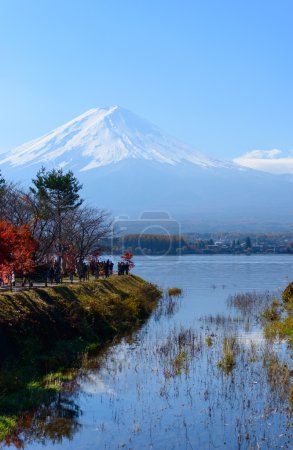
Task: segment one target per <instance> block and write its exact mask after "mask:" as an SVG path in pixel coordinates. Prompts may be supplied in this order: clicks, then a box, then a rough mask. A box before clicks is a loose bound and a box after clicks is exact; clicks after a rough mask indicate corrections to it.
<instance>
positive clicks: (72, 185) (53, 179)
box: [30, 167, 82, 212]
mask: <svg viewBox="0 0 293 450" xmlns="http://www.w3.org/2000/svg"><path fill="white" fill-rule="evenodd" d="M32 182H33V185H34V187H31V188H30V190H31V192H32V193H33V194H34V195H36V197H37V198H38V199H39V200H40V201H43V202H44V203H45V204H46V205H49V206H50V207H51V208H53V209H58V210H59V211H60V212H64V211H68V210H69V209H76V208H77V207H78V206H80V205H81V203H82V200H81V199H80V196H79V191H80V189H81V188H82V185H81V184H79V182H78V180H77V178H75V176H74V175H73V172H72V171H69V172H67V173H63V170H62V169H58V170H56V169H53V170H51V171H46V169H45V168H44V167H42V169H41V170H39V172H38V173H37V176H36V178H35V179H34V180H32Z"/></svg>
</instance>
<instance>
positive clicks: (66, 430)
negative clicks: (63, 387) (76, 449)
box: [5, 394, 81, 449]
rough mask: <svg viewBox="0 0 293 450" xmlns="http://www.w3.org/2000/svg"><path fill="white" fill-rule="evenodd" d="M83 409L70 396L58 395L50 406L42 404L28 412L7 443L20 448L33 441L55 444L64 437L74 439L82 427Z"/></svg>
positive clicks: (7, 439)
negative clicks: (81, 416) (79, 419)
mask: <svg viewBox="0 0 293 450" xmlns="http://www.w3.org/2000/svg"><path fill="white" fill-rule="evenodd" d="M80 414H81V411H80V408H79V406H78V405H76V404H75V403H74V401H73V400H71V399H70V398H66V397H65V396H62V395H61V394H59V395H58V397H57V398H56V400H54V401H53V402H52V403H51V404H50V405H49V406H44V405H43V406H41V407H39V408H38V409H37V410H36V411H34V412H27V413H25V414H24V415H23V417H22V419H21V420H20V422H19V425H18V428H17V430H16V431H15V433H13V434H12V435H10V436H8V437H7V438H6V440H5V444H6V445H8V446H10V445H11V446H12V445H13V446H14V447H15V448H18V449H23V448H25V445H26V444H27V443H29V442H32V441H37V442H41V443H43V444H44V443H45V442H46V441H47V440H50V441H51V442H52V443H53V444H56V443H61V442H62V440H63V439H64V438H66V439H72V437H73V435H74V433H76V431H78V430H79V429H80V427H81V425H80V423H78V417H79V416H80Z"/></svg>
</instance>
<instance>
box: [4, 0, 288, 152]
mask: <svg viewBox="0 0 293 450" xmlns="http://www.w3.org/2000/svg"><path fill="white" fill-rule="evenodd" d="M292 22H293V2H292V1H291V0H279V1H278V2H277V1H270V0H258V1H257V0H254V1H251V0H245V1H235V0H233V1H230V0H221V1H220V0H214V1H209V0H205V1H197V0H193V1H191V0H180V1H179V0H173V1H172V0H156V1H154V0H144V1H142V0H116V1H114V0H25V1H24V0H0V56H1V57H0V64H1V66H0V123H1V130H0V150H1V151H3V150H8V149H10V148H13V147H14V146H16V145H18V144H22V143H24V142H26V141H28V140H29V139H33V138H35V137H38V136H40V135H42V134H44V133H46V132H48V131H50V130H51V129H52V128H54V127H56V126H58V125H61V124H62V123H64V122H66V121H67V120H70V119H72V118H74V117H75V116H77V115H79V114H81V113H83V112H84V111H86V110H88V109H90V108H92V107H99V106H101V107H103V106H111V105H116V104H117V105H121V106H124V107H126V108H128V109H130V110H132V111H133V112H135V113H137V114H139V115H141V116H142V117H145V118H147V119H149V120H150V121H152V122H154V123H156V124H157V125H159V126H161V127H162V128H163V129H165V130H166V131H168V132H170V133H171V134H173V135H174V136H176V137H177V138H179V139H182V140H183V141H185V142H186V143H189V144H192V145H193V146H194V147H195V148H196V149H197V150H200V151H203V152H206V153H208V154H210V155H212V156H216V157H219V158H226V159H230V158H232V157H235V156H237V155H241V154H242V153H245V152H248V151H250V150H252V149H262V150H266V149H272V148H279V149H282V150H284V151H289V150H291V149H292V148H293V135H292V119H293V89H292V84H293V76H292V72H293V57H292V53H293V52H292V44H293V23H292Z"/></svg>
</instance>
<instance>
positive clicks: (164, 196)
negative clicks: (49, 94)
mask: <svg viewBox="0 0 293 450" xmlns="http://www.w3.org/2000/svg"><path fill="white" fill-rule="evenodd" d="M0 157H2V159H1V160H0V169H1V171H2V173H3V175H4V177H5V178H7V179H8V180H9V179H12V180H14V181H18V180H20V181H21V182H22V183H23V184H24V185H28V184H30V183H31V179H32V178H33V177H35V175H36V172H37V170H38V169H40V167H41V166H42V165H43V166H45V167H46V168H47V169H52V168H58V167H62V168H63V167H64V168H65V169H71V170H73V171H74V174H75V175H77V177H78V179H79V180H80V182H81V183H83V186H84V188H83V196H84V197H85V198H86V199H87V200H88V201H89V202H90V203H91V204H93V205H96V206H98V207H101V208H106V209H108V210H110V211H111V213H112V214H113V215H116V216H118V215H128V216H130V217H132V218H138V217H140V214H141V213H142V212H147V211H163V212H167V213H168V214H169V216H171V217H174V218H176V219H177V220H178V221H179V222H180V223H182V224H183V223H185V224H186V223H189V224H191V225H190V229H191V230H193V231H194V230H195V228H194V227H195V224H198V226H201V227H202V228H201V230H207V229H214V230H215V229H221V230H224V229H225V230H228V229H231V228H233V227H234V229H243V227H244V226H245V225H244V224H246V228H248V229H254V230H262V229H264V225H263V224H264V223H267V224H269V225H268V228H269V229H281V228H282V227H284V224H287V225H286V227H289V229H290V230H291V224H292V223H293V212H292V209H291V198H292V178H288V177H285V176H282V177H281V176H279V175H272V174H268V173H264V172H260V171H257V170H252V169H249V168H245V167H241V166H239V165H238V164H236V163H228V162H222V161H218V160H215V159H212V158H209V157H207V156H205V155H203V154H201V153H199V152H196V151H195V150H194V149H192V148H190V147H189V146H187V145H185V144H183V143H182V142H179V141H177V140H176V139H174V138H173V137H170V136H169V135H168V134H166V133H165V132H163V131H162V130H161V129H160V128H158V127H157V126H155V125H153V124H151V123H149V122H147V121H145V120H143V119H141V118H140V117H138V116H136V115H135V114H133V113H131V112H129V111H127V110H125V109H123V108H120V107H112V108H99V109H91V110H89V111H87V112H85V113H84V114H82V115H80V116H78V117H77V118H75V119H73V120H71V121H70V122H68V123H66V124H65V125H62V126H60V127H58V128H56V129H55V130H53V131H51V132H50V133H48V134H46V135H45V136H43V137H41V138H38V139H34V140H32V141H30V142H28V143H26V144H24V145H21V146H19V147H17V148H15V149H14V150H12V151H11V152H9V153H7V154H4V155H0ZM237 162H239V161H237ZM138 222H139V221H138ZM135 224H136V225H137V221H136V219H135ZM200 224H201V225H200ZM251 224H254V225H251ZM259 224H261V225H259ZM280 224H281V226H280ZM138 228H139V226H138ZM198 229H199V228H198ZM286 229H287V228H286Z"/></svg>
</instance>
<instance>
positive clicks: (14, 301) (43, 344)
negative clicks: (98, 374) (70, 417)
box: [0, 275, 161, 439]
mask: <svg viewBox="0 0 293 450" xmlns="http://www.w3.org/2000/svg"><path fill="white" fill-rule="evenodd" d="M160 295H161V293H160V291H159V290H158V289H157V288H156V287H155V286H153V285H151V284H149V283H146V282H145V281H143V280H142V279H140V278H138V277H135V276H133V275H129V276H123V277H112V278H110V279H107V280H98V281H93V282H87V283H84V284H81V285H70V286H69V285H66V286H65V285H58V286H53V287H49V288H46V289H34V290H30V291H20V292H15V293H3V294H1V295H0V357H1V361H2V363H1V369H0V439H3V438H4V436H5V435H6V434H7V433H8V432H10V431H11V430H12V429H13V428H14V427H15V426H16V423H17V419H18V417H19V416H20V415H21V414H23V413H24V412H25V411H28V410H30V409H32V408H34V407H36V406H37V405H39V404H41V403H42V404H43V403H48V402H49V401H50V400H52V398H53V396H54V395H56V392H57V391H58V390H60V387H61V386H62V383H63V382H64V381H65V380H66V379H68V378H70V377H71V375H70V374H68V373H66V369H67V368H69V367H73V366H78V365H79V363H80V358H79V356H80V355H81V354H84V352H91V351H98V350H99V349H100V348H101V347H102V346H103V345H105V344H106V343H107V342H111V341H112V340H113V339H114V338H116V337H120V336H122V335H125V334H127V333H128V332H130V331H131V330H133V329H135V327H137V326H138V325H139V324H141V323H142V322H143V321H144V320H145V319H146V318H147V317H148V316H149V315H150V313H151V312H152V310H153V309H154V307H155V306H156V304H157V301H158V299H159V297H160Z"/></svg>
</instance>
